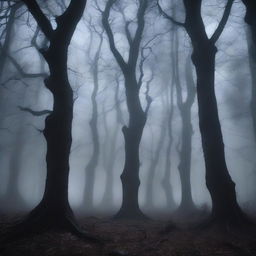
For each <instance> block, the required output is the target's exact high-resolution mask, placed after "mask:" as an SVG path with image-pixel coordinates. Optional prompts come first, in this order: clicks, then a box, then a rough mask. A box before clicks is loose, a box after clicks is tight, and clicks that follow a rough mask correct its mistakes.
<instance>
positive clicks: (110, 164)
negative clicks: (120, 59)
mask: <svg viewBox="0 0 256 256" xmlns="http://www.w3.org/2000/svg"><path fill="white" fill-rule="evenodd" d="M119 83H120V82H119V80H118V77H117V78H116V89H115V96H114V98H115V99H114V101H115V111H116V122H115V127H114V129H113V132H112V134H111V136H110V138H111V139H110V140H109V143H110V148H109V152H107V153H108V154H107V162H106V185H105V190H104V194H103V198H102V203H103V204H104V205H105V207H107V208H108V209H109V210H111V209H112V208H113V204H114V201H113V199H114V191H113V182H114V165H115V162H116V160H117V158H116V146H117V138H118V131H119V130H120V125H122V124H123V118H122V111H121V108H120V99H119V90H120V85H119ZM104 118H105V116H104ZM108 135H110V134H109V132H106V136H108Z"/></svg>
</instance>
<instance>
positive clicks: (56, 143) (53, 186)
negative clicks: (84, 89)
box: [32, 44, 73, 225]
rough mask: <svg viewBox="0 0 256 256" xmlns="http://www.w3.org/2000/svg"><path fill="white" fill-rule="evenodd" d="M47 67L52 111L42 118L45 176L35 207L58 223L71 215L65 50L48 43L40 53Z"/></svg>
mask: <svg viewBox="0 0 256 256" xmlns="http://www.w3.org/2000/svg"><path fill="white" fill-rule="evenodd" d="M44 55H45V56H46V61H47V63H48V65H49V68H50V74H51V75H50V77H49V78H47V79H46V81H45V86H46V87H47V88H48V89H49V90H50V91H51V92H52V94H53V98H54V101H53V102H54V103H53V111H52V113H51V114H50V115H49V116H48V117H47V118H46V120H45V129H44V136H45V139H46V141H47V155H46V162H47V177H46V185H45V192H44V195H43V199H42V201H41V203H40V204H39V206H38V207H37V208H36V209H35V210H34V211H33V212H32V215H33V213H35V212H36V211H37V210H38V209H40V210H42V209H43V213H44V214H45V216H46V218H47V219H48V220H47V221H49V220H50V221H51V222H52V224H55V225H56V224H57V225H58V224H61V222H62V221H63V219H64V218H65V217H67V216H72V211H71V209H70V206H69V202H68V176H69V154H70V147H71V142H72V138H71V127H72V118H73V91H72V88H71V87H70V84H69V81H68V77H67V67H66V65H67V64H66V63H67V49H65V47H63V46H60V45H58V44H56V45H55V44H51V46H50V48H49V49H48V50H47V52H46V53H45V54H44Z"/></svg>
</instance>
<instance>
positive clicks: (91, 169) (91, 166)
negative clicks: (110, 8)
mask: <svg viewBox="0 0 256 256" xmlns="http://www.w3.org/2000/svg"><path fill="white" fill-rule="evenodd" d="M89 29H94V31H95V33H97V35H98V36H99V40H100V41H99V45H98V47H97V50H96V53H95V55H94V57H93V59H92V63H91V72H92V76H93V85H94V87H93V91H92V95H91V103H92V115H91V120H90V123H89V124H90V129H91V134H92V142H93V144H92V145H93V147H92V155H91V157H90V159H89V162H88V164H87V165H86V168H85V188H84V199H83V204H84V205H85V206H86V207H87V209H88V210H92V209H93V189H94V183H95V170H96V167H97V164H98V161H99V153H100V143H99V132H98V104H97V99H96V97H97V94H98V90H99V59H100V53H101V48H102V43H103V32H104V31H103V30H102V31H101V32H98V31H97V30H96V29H95V27H94V26H93V25H92V24H91V23H90V27H89ZM92 35H93V32H92V31H91V40H92ZM91 46H92V44H90V47H89V49H88V52H87V56H88V57H89V56H90V51H91Z"/></svg>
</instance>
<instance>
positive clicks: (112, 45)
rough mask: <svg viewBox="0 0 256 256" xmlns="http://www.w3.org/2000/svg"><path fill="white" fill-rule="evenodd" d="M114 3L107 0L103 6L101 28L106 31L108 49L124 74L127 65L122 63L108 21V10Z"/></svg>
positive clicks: (112, 0) (111, 0)
mask: <svg viewBox="0 0 256 256" xmlns="http://www.w3.org/2000/svg"><path fill="white" fill-rule="evenodd" d="M115 2H116V0H108V2H107V4H106V6H105V10H104V11H103V13H102V24H103V27H104V28H105V31H106V33H107V36H108V39H109V46H110V49H111V51H112V53H113V55H114V57H115V59H116V61H117V63H118V65H119V66H120V68H121V69H122V71H123V73H125V72H126V70H127V63H126V62H125V61H124V59H123V57H122V55H121V54H120V52H119V51H118V50H117V48H116V45H115V40H114V35H113V32H112V29H111V27H110V24H109V20H108V18H109V14H110V9H111V7H112V6H113V4H114V3H115Z"/></svg>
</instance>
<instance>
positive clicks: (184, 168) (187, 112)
mask: <svg viewBox="0 0 256 256" xmlns="http://www.w3.org/2000/svg"><path fill="white" fill-rule="evenodd" d="M178 36H179V35H178V33H177V31H176V32H175V40H174V45H175V49H176V51H175V52H174V51H173V53H172V55H173V57H172V59H173V64H172V65H174V70H175V71H174V76H175V78H174V79H175V85H176V95H177V104H178V108H179V111H180V115H181V122H182V130H181V149H180V150H179V155H180V163H179V165H178V170H179V173H180V181H181V203H180V205H179V208H178V211H177V212H178V213H179V214H181V215H183V216H184V215H188V214H190V213H191V212H193V211H194V210H195V204H194V202H193V199H192V192H191V181H190V173H191V151H192V135H193V127H192V122H191V107H192V105H193V103H194V101H195V94H196V91H195V85H194V81H193V74H192V68H191V66H190V62H191V59H190V56H189V57H188V59H187V60H186V65H185V78H186V79H185V80H186V81H185V83H186V90H187V97H186V99H185V100H184V99H183V98H184V97H183V94H182V87H181V81H180V75H179V40H178Z"/></svg>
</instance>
